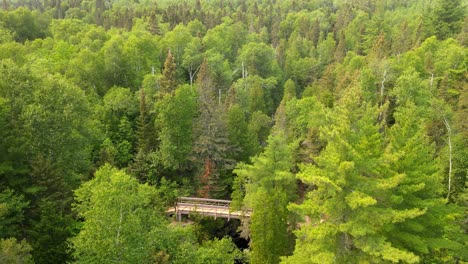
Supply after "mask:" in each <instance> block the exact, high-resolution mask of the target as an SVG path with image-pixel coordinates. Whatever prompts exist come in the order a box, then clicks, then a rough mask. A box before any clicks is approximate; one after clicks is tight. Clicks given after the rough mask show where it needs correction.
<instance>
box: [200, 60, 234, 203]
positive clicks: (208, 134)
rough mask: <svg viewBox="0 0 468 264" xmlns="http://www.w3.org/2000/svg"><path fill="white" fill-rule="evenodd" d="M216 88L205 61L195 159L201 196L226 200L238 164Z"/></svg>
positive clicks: (202, 72) (201, 69)
mask: <svg viewBox="0 0 468 264" xmlns="http://www.w3.org/2000/svg"><path fill="white" fill-rule="evenodd" d="M215 91H216V89H215V86H214V82H213V79H212V77H211V73H210V72H209V68H208V64H207V62H206V61H205V62H203V64H202V66H201V68H200V71H199V73H198V78H197V92H198V105H199V116H198V118H197V119H196V120H195V124H194V138H195V141H194V147H193V153H194V159H195V162H196V163H198V166H199V168H200V172H199V175H198V182H199V188H198V195H199V196H201V197H224V196H226V195H227V188H229V187H228V186H230V185H231V184H230V182H228V180H229V179H227V178H226V176H227V175H226V173H227V170H228V169H232V167H233V165H234V163H235V161H234V160H232V159H231V158H230V157H232V156H233V153H234V152H235V148H234V147H233V146H232V144H231V142H230V141H229V135H228V131H227V126H226V121H225V120H224V119H223V117H224V112H223V111H224V107H223V106H222V105H220V104H219V102H218V100H217V98H216V92H215Z"/></svg>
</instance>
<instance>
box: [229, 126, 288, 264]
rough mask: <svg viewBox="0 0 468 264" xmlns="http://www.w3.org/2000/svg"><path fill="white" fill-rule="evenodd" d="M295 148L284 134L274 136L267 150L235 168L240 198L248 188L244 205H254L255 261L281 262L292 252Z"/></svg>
mask: <svg viewBox="0 0 468 264" xmlns="http://www.w3.org/2000/svg"><path fill="white" fill-rule="evenodd" d="M292 167H293V164H292V157H291V152H290V150H289V148H288V145H287V143H286V140H285V137H284V134H282V133H281V132H278V133H277V134H275V135H272V136H270V138H269V140H268V146H267V147H266V149H265V151H264V152H263V153H262V154H260V155H259V156H257V157H254V158H253V159H252V165H249V164H245V163H240V164H239V165H238V166H237V168H236V169H235V170H234V173H236V174H237V175H238V176H237V179H236V183H237V186H236V187H237V189H236V190H235V193H234V194H233V195H234V196H236V195H237V199H239V198H240V197H241V196H242V192H243V191H242V190H243V189H244V190H245V198H244V199H243V200H244V205H245V206H246V207H247V208H251V209H252V215H251V218H250V230H251V233H250V237H251V245H250V246H251V249H252V253H251V259H250V260H251V263H253V264H255V263H279V260H280V256H285V255H288V254H290V250H291V248H290V245H291V244H292V243H291V242H292V241H291V234H290V233H289V231H288V230H289V227H288V221H289V220H290V216H289V212H288V210H287V205H288V203H289V202H291V201H292V200H293V198H294V194H295V189H296V188H295V187H296V183H295V178H294V175H293V174H292V173H291V169H292Z"/></svg>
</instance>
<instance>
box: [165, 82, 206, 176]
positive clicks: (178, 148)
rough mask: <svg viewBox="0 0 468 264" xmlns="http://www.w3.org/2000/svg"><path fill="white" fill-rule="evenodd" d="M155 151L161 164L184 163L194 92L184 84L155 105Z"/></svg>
mask: <svg viewBox="0 0 468 264" xmlns="http://www.w3.org/2000/svg"><path fill="white" fill-rule="evenodd" d="M181 106H183V107H181ZM156 109H157V113H158V117H157V118H156V126H157V127H161V128H162V129H161V131H160V132H159V142H160V144H159V151H158V154H159V155H158V156H159V158H160V159H161V163H162V165H163V167H165V168H169V169H178V168H181V167H184V166H185V165H186V160H187V157H188V155H189V154H190V152H191V151H192V145H193V131H192V125H193V121H194V118H195V115H196V112H197V102H196V94H195V93H194V91H193V89H192V88H191V87H190V86H188V85H185V86H181V87H179V88H178V89H177V90H176V91H175V94H174V95H166V96H165V97H164V98H163V99H162V100H161V101H158V103H157V105H156Z"/></svg>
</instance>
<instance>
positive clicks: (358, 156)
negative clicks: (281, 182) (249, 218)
mask: <svg viewBox="0 0 468 264" xmlns="http://www.w3.org/2000/svg"><path fill="white" fill-rule="evenodd" d="M410 80H413V81H414V82H415V83H420V82H421V81H416V80H414V79H412V78H408V79H405V77H402V78H401V83H405V82H406V81H410ZM402 86H405V87H406V86H408V85H407V84H402ZM402 93H403V91H399V92H398V97H397V100H398V99H400V100H403V98H404V96H403V95H402ZM400 96H401V97H400ZM411 98H412V97H411V96H410V97H409V100H411ZM361 100H362V99H361V94H360V89H359V88H356V87H351V88H348V90H347V91H346V92H345V95H344V96H343V97H342V98H341V101H339V102H338V105H337V106H335V108H334V109H333V110H331V111H330V112H329V113H328V115H327V117H328V119H327V122H328V126H323V127H322V128H321V137H322V138H323V139H325V140H326V141H327V145H326V147H325V149H324V150H323V151H322V152H321V153H320V155H319V156H318V157H316V158H314V160H315V162H316V164H307V165H304V166H303V167H302V168H301V172H300V173H299V174H298V177H299V178H300V179H301V180H302V181H303V182H305V183H308V184H313V185H314V186H315V189H313V190H312V191H310V192H309V193H308V194H307V198H306V200H305V201H304V203H303V204H301V205H294V206H291V209H293V210H295V211H297V212H298V213H300V214H301V215H303V216H304V217H305V220H306V223H305V224H304V226H302V227H301V229H300V230H299V231H297V233H296V235H297V236H298V240H297V242H296V251H295V253H294V255H293V256H291V257H290V258H287V259H286V262H287V263H301V258H304V257H307V258H308V259H309V260H310V262H312V263H323V262H324V261H330V263H346V262H364V263H365V262H369V261H372V262H375V261H382V262H385V261H392V262H396V261H403V262H408V263H415V262H418V261H419V260H420V259H421V258H422V257H423V256H425V255H426V254H428V253H429V252H431V251H433V250H438V249H440V248H444V247H445V248H447V247H448V246H444V245H441V244H438V245H432V244H431V243H430V241H432V240H433V239H436V238H438V237H439V238H440V236H441V234H442V233H443V232H444V226H445V225H446V224H448V223H447V222H445V224H443V223H442V222H441V221H442V220H441V219H446V218H444V216H443V215H441V214H440V212H441V211H443V210H444V209H442V208H443V207H444V205H443V203H442V202H443V201H442V199H441V198H440V197H439V193H440V189H439V188H440V186H441V181H440V180H441V178H440V174H439V173H438V171H437V169H436V165H437V164H436V162H434V160H433V159H432V155H433V154H432V153H433V149H432V147H431V145H430V144H428V142H427V141H426V140H427V138H426V137H425V135H424V133H425V130H424V123H423V122H421V120H419V119H418V118H419V116H420V114H419V113H420V112H418V111H416V109H415V108H414V104H413V103H412V102H411V101H410V102H407V103H402V104H401V105H399V106H398V107H397V110H396V111H395V114H394V117H395V122H396V123H395V124H394V125H393V126H392V127H390V128H389V129H388V131H387V133H386V134H384V133H382V132H381V128H380V124H379V123H378V122H377V121H378V115H379V111H378V110H380V111H382V108H383V107H382V108H376V107H373V106H371V105H370V104H368V103H365V102H362V101H361ZM423 121H424V120H423ZM444 221H446V220H444ZM332 229H335V231H333V232H332V231H331V230H332ZM397 230H398V233H397V232H396V231H397ZM451 243H453V242H451V241H450V240H449V239H447V244H451ZM421 245H426V246H421ZM305 247H307V248H308V249H307V250H306V251H304V248H305ZM301 251H304V252H301Z"/></svg>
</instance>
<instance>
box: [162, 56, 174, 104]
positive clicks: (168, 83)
mask: <svg viewBox="0 0 468 264" xmlns="http://www.w3.org/2000/svg"><path fill="white" fill-rule="evenodd" d="M160 84H161V91H160V95H161V96H163V95H164V94H167V93H173V92H174V91H175V89H176V88H177V80H176V63H175V60H174V56H172V52H171V50H170V49H169V51H168V52H167V57H166V60H165V61H164V70H163V73H162V77H161V80H160Z"/></svg>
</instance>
